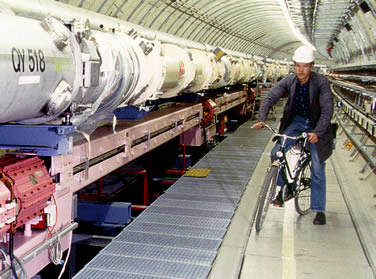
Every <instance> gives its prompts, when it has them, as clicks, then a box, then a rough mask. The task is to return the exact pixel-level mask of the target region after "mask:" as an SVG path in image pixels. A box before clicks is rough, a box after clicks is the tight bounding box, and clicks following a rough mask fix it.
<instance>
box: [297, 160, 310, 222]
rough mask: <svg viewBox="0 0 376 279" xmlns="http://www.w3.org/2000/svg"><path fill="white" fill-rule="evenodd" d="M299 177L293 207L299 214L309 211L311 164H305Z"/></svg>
mask: <svg viewBox="0 0 376 279" xmlns="http://www.w3.org/2000/svg"><path fill="white" fill-rule="evenodd" d="M298 177H299V182H298V183H299V192H298V193H297V195H296V196H295V209H296V211H297V212H298V213H299V214H300V215H305V214H308V213H309V212H310V211H311V164H308V163H307V164H305V165H304V166H303V167H302V169H301V171H300V173H299V174H298Z"/></svg>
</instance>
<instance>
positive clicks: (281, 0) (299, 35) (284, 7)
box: [279, 0, 316, 51]
mask: <svg viewBox="0 0 376 279" xmlns="http://www.w3.org/2000/svg"><path fill="white" fill-rule="evenodd" d="M279 3H280V5H281V8H282V10H283V13H284V14H285V16H286V18H287V22H288V23H289V26H290V29H291V31H293V32H294V34H295V35H296V37H297V38H298V39H299V40H300V41H301V42H302V43H303V44H305V45H306V46H309V47H311V48H312V49H313V50H314V51H316V48H315V47H314V46H313V45H312V44H311V43H310V42H308V41H307V39H306V38H305V37H304V36H303V34H302V33H300V31H299V30H298V29H297V28H296V27H295V24H294V22H293V21H292V18H291V15H290V12H289V9H288V8H287V5H286V0H279Z"/></svg>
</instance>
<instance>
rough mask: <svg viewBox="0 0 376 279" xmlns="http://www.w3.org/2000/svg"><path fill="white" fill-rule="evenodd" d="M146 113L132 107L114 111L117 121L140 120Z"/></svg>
mask: <svg viewBox="0 0 376 279" xmlns="http://www.w3.org/2000/svg"><path fill="white" fill-rule="evenodd" d="M148 112H149V111H146V110H140V109H139V108H137V107H132V106H129V107H123V108H119V109H115V110H114V114H115V115H116V118H117V119H119V120H141V119H142V118H144V116H145V115H146V114H147V113H148Z"/></svg>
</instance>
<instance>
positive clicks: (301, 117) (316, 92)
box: [253, 46, 333, 225]
mask: <svg viewBox="0 0 376 279" xmlns="http://www.w3.org/2000/svg"><path fill="white" fill-rule="evenodd" d="M293 61H294V62H295V73H293V74H289V75H287V76H286V77H285V78H283V79H282V80H281V81H280V82H279V83H278V84H277V85H276V86H275V87H273V88H272V89H271V91H270V94H268V95H267V96H266V97H265V99H264V101H263V104H262V106H261V107H260V110H259V112H258V122H257V123H255V124H254V125H253V127H254V128H256V129H260V128H262V126H263V125H264V124H265V121H266V119H267V115H268V112H269V110H270V109H271V108H272V107H273V105H275V104H276V103H277V101H278V100H279V99H280V98H281V97H282V96H284V95H285V93H286V92H287V93H288V98H287V102H286V105H285V107H284V111H283V116H282V119H281V124H280V133H284V134H287V135H289V136H297V135H299V134H300V133H301V132H303V131H306V132H308V141H309V142H310V149H311V158H312V166H311V209H312V211H316V212H317V214H316V216H315V219H314V220H313V223H314V224H315V225H324V224H325V223H326V217H325V205H326V177H325V160H326V159H328V158H329V156H330V155H331V153H332V146H333V145H332V141H333V134H332V131H331V128H330V125H329V124H330V120H331V118H332V114H333V96H332V93H331V92H330V88H329V81H328V79H327V78H326V77H324V76H323V75H320V74H318V73H316V72H313V71H312V70H313V67H314V54H313V50H312V48H310V47H308V46H302V47H299V48H298V49H296V51H295V53H294V56H293ZM292 144H293V142H289V143H288V146H287V149H288V148H289V147H291V145H292ZM273 150H277V149H276V148H274V149H273ZM272 154H273V151H272ZM284 184H285V183H284V182H283V178H282V177H281V175H280V177H279V179H278V185H279V186H281V187H283V186H284ZM281 189H282V188H281ZM273 203H274V204H275V205H279V206H282V205H283V198H282V191H280V193H278V194H277V196H276V198H275V199H274V200H273Z"/></svg>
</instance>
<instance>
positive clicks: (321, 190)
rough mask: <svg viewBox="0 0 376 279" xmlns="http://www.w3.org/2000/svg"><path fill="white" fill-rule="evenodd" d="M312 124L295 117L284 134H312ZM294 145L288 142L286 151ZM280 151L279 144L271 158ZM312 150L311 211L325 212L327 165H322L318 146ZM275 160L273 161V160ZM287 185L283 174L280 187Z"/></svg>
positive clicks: (314, 146) (311, 145)
mask: <svg viewBox="0 0 376 279" xmlns="http://www.w3.org/2000/svg"><path fill="white" fill-rule="evenodd" d="M311 131H312V123H311V121H310V120H309V119H305V118H303V117H300V116H294V118H293V120H292V122H291V123H290V125H289V126H287V128H286V129H285V131H284V133H285V134H287V135H289V136H298V135H300V134H301V133H302V132H311ZM293 144H294V141H293V140H288V142H287V146H286V151H287V150H288V149H289V148H290V147H291V146H292V145H293ZM278 149H279V144H276V146H274V148H273V150H272V152H271V157H272V158H273V157H274V158H275V153H276V152H277V151H278ZM310 149H311V159H312V164H311V209H312V210H313V211H318V212H325V204H326V177H325V163H320V159H319V155H318V153H317V148H316V144H310ZM272 160H273V159H272ZM284 184H286V183H285V181H284V179H283V177H282V174H280V175H279V177H278V185H279V186H283V185H284Z"/></svg>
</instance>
